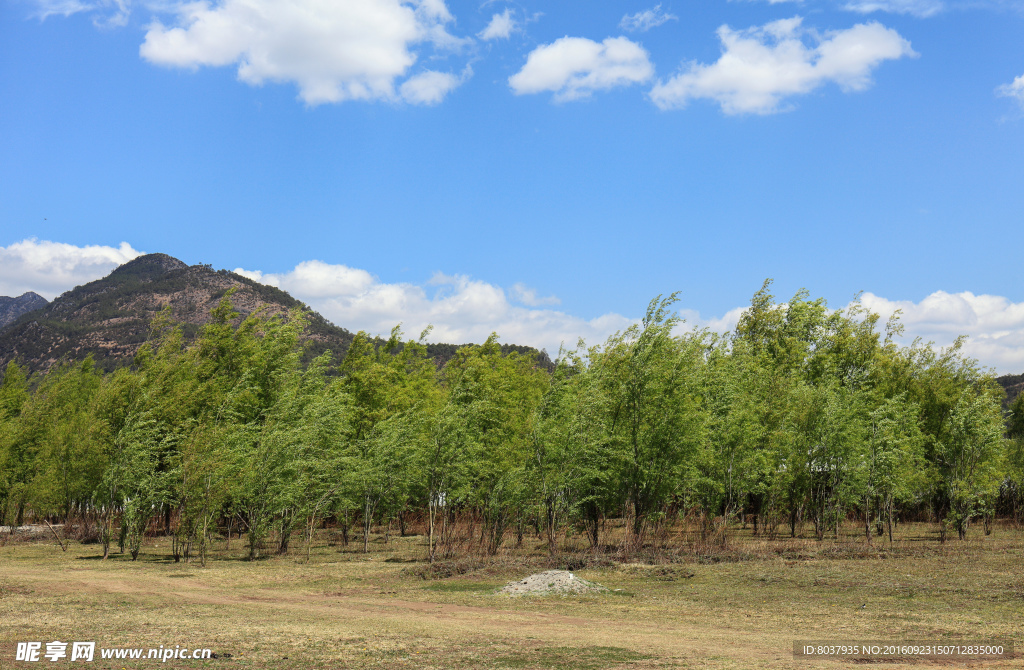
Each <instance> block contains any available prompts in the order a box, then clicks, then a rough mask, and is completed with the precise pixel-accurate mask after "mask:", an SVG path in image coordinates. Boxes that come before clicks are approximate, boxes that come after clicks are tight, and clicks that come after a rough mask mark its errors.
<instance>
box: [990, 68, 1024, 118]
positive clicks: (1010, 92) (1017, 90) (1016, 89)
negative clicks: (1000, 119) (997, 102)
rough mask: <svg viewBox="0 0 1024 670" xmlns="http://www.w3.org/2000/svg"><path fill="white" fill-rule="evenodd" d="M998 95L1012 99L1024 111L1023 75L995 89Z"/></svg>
mask: <svg viewBox="0 0 1024 670" xmlns="http://www.w3.org/2000/svg"><path fill="white" fill-rule="evenodd" d="M996 93H997V94H998V95H1001V96H1004V97H1007V98H1013V99H1014V100H1016V101H1017V104H1019V105H1020V106H1021V109H1024V74H1022V75H1021V76H1019V77H1017V78H1016V79H1014V80H1013V81H1012V82H1010V83H1009V84H1003V85H1002V86H1000V87H999V88H997V89H996Z"/></svg>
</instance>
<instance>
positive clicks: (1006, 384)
mask: <svg viewBox="0 0 1024 670" xmlns="http://www.w3.org/2000/svg"><path fill="white" fill-rule="evenodd" d="M996 381H997V382H999V384H1000V385H1001V386H1002V387H1003V389H1004V390H1005V391H1006V400H1005V401H1004V402H1003V407H1009V406H1010V403H1012V402H1013V401H1014V400H1016V399H1017V396H1019V395H1020V394H1021V393H1022V392H1024V375H1003V376H1002V377H997V378H996Z"/></svg>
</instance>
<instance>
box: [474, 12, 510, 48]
mask: <svg viewBox="0 0 1024 670" xmlns="http://www.w3.org/2000/svg"><path fill="white" fill-rule="evenodd" d="M515 29H516V20H515V19H514V18H512V10H511V9H506V10H505V11H504V12H502V13H501V14H495V15H494V16H492V17H491V22H490V23H488V24H487V27H486V28H484V29H483V30H481V31H480V32H479V33H477V35H476V36H477V37H479V38H480V39H482V40H484V41H485V42H486V41H488V40H507V39H508V38H509V37H510V36H511V35H512V32H513V31H514V30H515Z"/></svg>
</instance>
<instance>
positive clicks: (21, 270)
mask: <svg viewBox="0 0 1024 670" xmlns="http://www.w3.org/2000/svg"><path fill="white" fill-rule="evenodd" d="M141 255H142V252H141V251H137V250H135V249H133V248H132V247H131V245H130V244H128V243H127V242H122V243H121V246H119V247H116V248H115V247H107V246H99V245H89V246H85V247H76V246H74V245H73V244H64V243H61V242H48V241H45V240H44V241H42V242H40V241H38V240H36V239H35V238H32V239H28V240H22V241H21V242H15V243H14V244H12V245H10V246H7V247H0V295H6V296H11V297H16V296H19V295H21V294H22V293H25V292H26V291H35V292H36V293H38V294H39V295H41V296H43V297H44V298H46V299H47V300H53V299H54V297H56V296H58V295H60V294H61V293H63V292H64V291H67V290H70V289H72V288H74V287H75V286H79V285H81V284H86V283H88V282H91V281H93V280H94V279H100V278H101V277H105V276H106V275H108V274H110V271H111V270H113V269H114V268H116V267H117V266H118V265H121V264H122V263H127V262H128V261H130V260H132V259H133V258H135V257H137V256H141Z"/></svg>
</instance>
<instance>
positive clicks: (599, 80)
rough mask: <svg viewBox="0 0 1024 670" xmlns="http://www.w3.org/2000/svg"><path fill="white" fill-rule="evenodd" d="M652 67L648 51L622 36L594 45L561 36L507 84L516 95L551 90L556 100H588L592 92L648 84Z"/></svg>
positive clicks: (536, 52) (536, 51)
mask: <svg viewBox="0 0 1024 670" xmlns="http://www.w3.org/2000/svg"><path fill="white" fill-rule="evenodd" d="M652 76H654V66H653V65H651V61H650V59H649V57H648V55H647V52H646V51H645V50H644V49H643V47H641V46H640V45H639V44H637V43H636V42H632V41H630V40H628V39H626V38H625V37H609V38H607V39H605V40H604V41H603V42H600V43H599V42H595V41H593V40H589V39H586V38H583V37H563V38H561V39H558V40H555V41H554V42H552V43H551V44H545V45H541V46H539V47H537V48H536V49H534V50H533V51H531V52H530V54H529V56H527V58H526V65H524V66H523V69H522V70H520V71H519V72H517V73H516V74H514V75H512V76H511V77H510V78H509V80H508V82H509V85H510V86H511V87H512V90H513V91H514V92H515V94H516V95H523V94H526V93H541V92H543V91H552V92H554V94H555V100H556V101H559V102H561V101H564V100H576V99H579V98H585V97H588V96H589V95H590V94H591V93H592V92H594V91H600V90H606V89H610V88H614V87H616V86H629V85H631V84H638V83H642V82H645V81H648V80H649V79H650V78H651V77H652Z"/></svg>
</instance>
